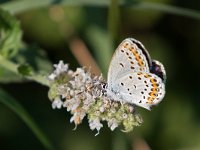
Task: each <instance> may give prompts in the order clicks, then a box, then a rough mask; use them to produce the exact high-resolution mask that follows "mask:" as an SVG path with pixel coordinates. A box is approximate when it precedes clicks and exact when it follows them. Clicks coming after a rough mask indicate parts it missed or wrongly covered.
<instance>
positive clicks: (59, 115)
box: [0, 0, 200, 150]
mask: <svg viewBox="0 0 200 150" xmlns="http://www.w3.org/2000/svg"><path fill="white" fill-rule="evenodd" d="M110 2H111V1H110ZM110 2H109V1H107V0H102V1H98V0H87V1H86V0H82V1H80V0H68V1H67V0H61V1H53V0H43V1H40V0H35V1H33V0H29V1H27V0H26V1H25V0H15V1H14V0H13V1H8V0H7V1H6V0H4V1H1V4H0V7H1V6H2V8H3V9H6V10H8V12H7V11H3V9H0V83H1V85H0V87H1V88H2V89H3V90H2V91H4V92H0V100H1V102H2V103H0V140H1V146H0V149H20V150H23V149H30V150H31V149H44V147H43V146H44V144H43V146H42V145H41V144H40V142H41V143H42V141H41V140H40V138H38V137H37V136H36V137H35V136H33V134H32V132H33V133H34V130H33V129H31V127H30V126H29V124H27V123H25V124H24V123H23V122H21V120H19V118H21V119H22V116H23V114H24V113H22V115H20V114H18V116H19V118H18V116H16V115H15V114H17V113H16V111H13V109H12V108H10V107H9V106H8V105H6V104H5V103H6V102H8V103H9V99H10V97H11V99H12V101H13V103H20V107H22V108H23V109H24V110H25V108H26V113H29V114H30V115H31V117H30V116H29V117H28V118H29V119H31V118H34V120H35V123H37V125H36V126H40V127H41V129H43V132H42V133H43V134H44V133H46V135H44V136H45V137H46V136H47V137H48V138H49V139H50V141H51V144H52V145H55V147H56V149H61V150H62V149H63V150H64V149H69V150H71V149H72V150H79V149H82V150H84V149H85V150H90V149H91V150H92V149H93V150H94V149H95V150H98V149H99V150H100V149H105V150H110V149H113V150H118V149H119V150H121V149H127V150H129V149H134V150H138V149H142V148H143V149H145V146H146V149H148V147H149V148H151V149H153V150H157V149H158V150H160V149H162V150H168V149H173V150H181V149H188V150H191V149H193V150H198V149H200V143H199V139H200V119H199V114H200V109H199V105H200V101H199V99H200V96H199V91H200V87H199V86H198V85H199V84H200V80H199V76H200V62H199V56H200V51H199V49H200V42H199V38H200V36H199V35H200V21H199V18H200V13H199V10H200V5H199V1H195V0H190V1H186V0H174V1H172V0H151V1H148V0H143V1H139V0H137V1H134V0H132V1H131V0H123V1H122V2H121V1H120V0H119V1H115V0H113V1H112V7H109V5H110ZM115 2H116V3H115ZM117 2H119V3H120V5H121V7H116V6H117ZM127 5H128V6H127ZM122 6H123V7H122ZM180 6H181V7H184V8H185V9H181V8H180ZM9 12H11V13H13V14H14V15H15V17H13V16H11V15H10V14H9ZM116 13H118V14H116ZM16 18H17V19H16ZM22 33H23V37H22V38H21V36H22ZM126 37H133V38H136V39H138V40H140V41H141V42H142V43H143V44H144V45H145V47H146V48H147V49H148V51H149V53H150V54H151V57H152V58H153V59H157V60H159V61H161V62H162V63H163V64H164V66H165V68H166V72H167V83H166V96H165V98H164V100H163V102H161V104H159V105H158V106H157V107H154V109H153V110H152V111H151V112H149V111H146V110H143V109H141V108H138V111H139V112H140V113H141V114H142V116H143V118H144V124H143V125H142V126H141V127H138V128H135V130H134V131H133V132H132V133H129V134H126V133H122V132H121V131H120V130H119V129H117V130H116V131H114V132H111V131H110V130H108V129H107V128H106V125H105V128H104V129H103V130H102V131H101V133H100V135H98V136H97V137H95V138H94V135H95V133H93V132H91V131H90V129H89V127H88V125H87V122H86V120H85V121H84V122H83V125H81V126H79V127H78V129H76V131H73V130H72V129H73V124H70V123H69V120H70V115H69V114H68V113H67V112H66V110H56V111H55V110H52V108H51V103H50V101H49V100H48V98H47V91H48V88H46V87H44V86H41V85H40V84H36V83H35V82H34V81H36V82H38V83H41V84H44V85H46V84H45V82H46V81H45V75H47V74H48V73H49V72H50V71H51V70H52V64H55V63H57V62H58V61H59V60H64V61H65V62H67V63H69V64H70V67H71V68H76V67H78V66H79V65H84V64H78V61H77V60H76V56H75V55H73V54H74V53H73V48H72V47H71V46H70V45H71V41H72V39H74V38H78V39H80V40H81V41H83V43H85V46H86V48H88V51H89V52H90V53H91V55H92V56H93V57H94V59H95V60H96V61H97V64H98V65H99V67H100V68H101V71H102V73H103V74H104V76H105V77H106V72H107V69H108V65H109V62H110V59H111V57H112V54H113V52H114V49H115V48H116V46H117V44H118V43H119V42H120V41H121V40H123V39H124V38H126ZM114 40H115V41H114ZM30 68H32V69H30ZM35 75H40V77H39V78H38V76H37V77H36V76H35ZM25 81H26V82H25ZM28 81H29V82H28ZM31 81H32V82H31ZM5 91H6V92H5ZM5 93H6V95H7V96H5ZM11 95H12V96H11ZM3 96H4V97H3ZM5 106H7V107H5ZM22 120H23V119H22ZM27 127H29V128H30V129H31V131H32V132H30V130H29V129H28V128H27ZM39 132H40V130H39ZM39 137H40V136H39ZM38 140H40V142H38ZM102 143H103V144H102ZM138 147H139V148H138Z"/></svg>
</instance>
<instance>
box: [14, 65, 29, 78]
mask: <svg viewBox="0 0 200 150" xmlns="http://www.w3.org/2000/svg"><path fill="white" fill-rule="evenodd" d="M17 69H18V72H19V73H20V74H22V75H23V76H30V75H32V74H33V68H32V67H31V66H30V65H28V64H23V65H20V66H19V67H18V68H17Z"/></svg>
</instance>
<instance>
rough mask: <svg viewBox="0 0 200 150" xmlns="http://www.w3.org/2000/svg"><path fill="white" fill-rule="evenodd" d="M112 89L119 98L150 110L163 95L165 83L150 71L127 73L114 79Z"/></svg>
mask: <svg viewBox="0 0 200 150" xmlns="http://www.w3.org/2000/svg"><path fill="white" fill-rule="evenodd" d="M116 83H117V85H115V89H114V91H116V92H120V99H122V100H123V101H126V102H128V103H132V104H135V105H138V106H140V107H143V108H146V109H148V110H150V107H151V106H152V105H156V104H158V103H159V102H160V101H161V100H162V99H163V97H164V95H165V85H164V83H163V81H162V79H161V78H160V77H158V76H157V75H155V74H152V73H142V72H138V73H129V74H126V75H125V76H123V77H121V78H119V79H118V80H116Z"/></svg>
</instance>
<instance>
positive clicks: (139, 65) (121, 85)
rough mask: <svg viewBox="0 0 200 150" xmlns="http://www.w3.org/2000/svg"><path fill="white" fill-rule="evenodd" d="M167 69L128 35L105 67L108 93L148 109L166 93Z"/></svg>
mask: <svg viewBox="0 0 200 150" xmlns="http://www.w3.org/2000/svg"><path fill="white" fill-rule="evenodd" d="M165 80H166V72H165V69H164V66H163V65H162V63H160V62H159V61H157V60H152V59H151V58H150V55H149V53H148V51H147V50H146V49H145V47H144V46H143V45H142V44H141V43H140V42H139V41H137V40H135V39H133V38H127V39H125V40H124V41H122V43H121V44H120V45H119V46H118V48H117V49H116V51H115V53H114V55H113V57H112V60H111V63H110V66H109V70H108V81H107V82H108V84H107V88H106V92H107V95H108V96H109V97H110V98H111V99H113V100H116V101H121V102H128V103H131V104H135V105H137V106H140V107H143V108H146V109H148V110H150V107H151V106H152V105H156V104H158V103H159V102H161V101H162V99H163V97H164V95H165Z"/></svg>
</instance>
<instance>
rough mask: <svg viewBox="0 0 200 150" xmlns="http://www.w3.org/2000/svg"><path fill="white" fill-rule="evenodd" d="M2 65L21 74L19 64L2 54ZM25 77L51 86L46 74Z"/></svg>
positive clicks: (0, 64)
mask: <svg viewBox="0 0 200 150" xmlns="http://www.w3.org/2000/svg"><path fill="white" fill-rule="evenodd" d="M0 66H2V67H4V68H6V69H7V70H9V71H11V72H13V73H15V74H16V75H21V74H19V72H18V65H17V64H15V63H13V62H11V61H9V60H7V59H5V58H3V57H2V56H1V55H0ZM23 77H24V78H26V79H28V80H33V81H36V82H38V83H40V84H42V85H45V86H49V82H48V80H47V79H46V78H45V76H42V75H39V74H34V75H31V76H23Z"/></svg>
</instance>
